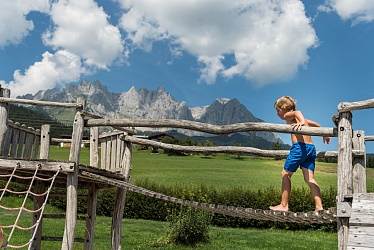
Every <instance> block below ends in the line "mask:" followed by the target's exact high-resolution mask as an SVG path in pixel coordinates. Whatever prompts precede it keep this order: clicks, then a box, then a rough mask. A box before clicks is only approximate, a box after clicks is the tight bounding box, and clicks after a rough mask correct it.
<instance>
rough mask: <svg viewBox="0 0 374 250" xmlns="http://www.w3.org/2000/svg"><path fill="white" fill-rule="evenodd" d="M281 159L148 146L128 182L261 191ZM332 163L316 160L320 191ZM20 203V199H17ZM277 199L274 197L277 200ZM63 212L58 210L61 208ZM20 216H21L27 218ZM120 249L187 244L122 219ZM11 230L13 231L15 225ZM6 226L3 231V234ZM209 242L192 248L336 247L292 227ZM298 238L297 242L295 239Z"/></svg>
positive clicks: (221, 235)
mask: <svg viewBox="0 0 374 250" xmlns="http://www.w3.org/2000/svg"><path fill="white" fill-rule="evenodd" d="M68 156H69V149H68V148H59V147H52V148H51V153H50V158H51V159H57V160H67V159H68ZM283 162H284V160H274V159H270V158H259V157H253V156H241V157H238V156H236V155H225V154H216V155H202V154H200V155H188V156H169V155H166V154H163V153H159V154H152V153H151V152H150V151H147V150H146V151H140V150H137V149H136V148H134V149H133V157H132V166H133V169H132V170H131V181H132V182H133V183H134V182H137V181H144V180H147V181H150V182H154V183H156V184H160V185H164V186H175V185H178V186H182V187H184V186H185V187H191V185H192V186H196V185H201V184H204V185H206V186H208V187H214V188H215V189H216V190H218V191H224V190H228V189H232V188H237V187H240V188H243V189H250V190H259V189H260V190H261V189H266V188H269V187H273V188H279V189H280V188H281V178H280V173H281V171H282V166H283ZM81 163H82V164H89V149H87V148H83V149H82V154H81ZM336 170H337V166H336V164H332V163H324V162H317V169H316V173H315V176H316V179H317V181H318V182H319V184H320V187H321V191H322V192H323V191H324V190H327V189H330V188H331V187H332V188H336V186H337V178H336ZM373 176H374V171H373V169H368V170H367V179H368V181H367V187H368V191H370V192H373V190H374V181H373V180H374V178H373ZM292 184H293V187H295V188H297V187H306V188H307V186H306V184H305V183H304V181H303V178H302V173H301V171H297V172H296V173H295V174H294V176H293V177H292ZM17 202H18V203H19V202H20V198H18V197H5V198H4V199H3V200H2V201H1V205H3V206H8V205H9V206H10V205H12V204H16V203H17ZM21 202H22V201H21ZM277 202H279V201H274V203H277ZM55 210H56V208H53V207H50V206H47V208H46V213H58V212H61V211H55ZM62 212H63V211H62ZM12 213H15V212H14V211H12V212H9V211H5V210H3V209H0V225H9V224H13V223H14V220H15V216H14V215H13V216H11V214H12ZM25 216H26V215H23V216H22V217H21V220H22V221H28V218H25ZM110 225H111V218H109V217H102V216H98V218H97V222H96V226H95V249H109V248H110V230H111V228H110ZM84 226H85V224H84V222H82V221H79V222H78V226H77V237H84ZM123 226H124V228H123V249H157V248H158V249H192V248H189V247H184V246H173V245H170V246H167V247H165V246H163V247H162V248H160V247H159V244H158V242H159V241H160V240H162V238H163V237H165V235H166V233H167V232H168V229H169V223H167V222H156V221H145V220H133V219H124V224H123ZM63 230H64V221H63V220H52V219H45V222H44V223H43V232H46V233H45V234H46V235H48V236H60V237H61V236H62V235H63ZM16 231H17V230H16ZM9 232H10V231H9V230H8V229H7V230H5V233H6V235H5V236H8V235H9ZM28 238H29V233H25V232H20V233H19V234H18V236H16V237H14V238H13V239H14V240H15V242H12V243H13V244H16V242H19V243H22V242H23V243H24V242H25V241H27V240H28ZM210 238H211V242H210V243H208V244H205V245H202V246H198V247H195V249H233V250H234V249H235V250H240V249H337V234H336V233H328V232H320V231H292V230H276V229H269V230H257V229H243V228H220V227H211V229H210ZM300 241H302V242H303V243H302V244H300ZM42 244H43V245H42V249H47V248H48V247H49V248H50V249H59V248H60V246H61V243H60V242H44V241H43V243H42ZM75 249H83V244H82V243H76V247H75Z"/></svg>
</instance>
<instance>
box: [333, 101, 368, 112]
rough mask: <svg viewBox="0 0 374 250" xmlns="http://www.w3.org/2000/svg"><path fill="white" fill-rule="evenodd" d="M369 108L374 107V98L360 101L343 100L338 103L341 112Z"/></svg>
mask: <svg viewBox="0 0 374 250" xmlns="http://www.w3.org/2000/svg"><path fill="white" fill-rule="evenodd" d="M369 108H374V99H369V100H365V101H359V102H341V103H339V105H338V111H339V113H341V112H348V111H353V110H360V109H369Z"/></svg>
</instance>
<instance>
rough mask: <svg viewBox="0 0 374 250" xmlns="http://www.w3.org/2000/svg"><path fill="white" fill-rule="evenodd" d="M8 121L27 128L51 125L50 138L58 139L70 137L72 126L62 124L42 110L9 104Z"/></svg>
mask: <svg viewBox="0 0 374 250" xmlns="http://www.w3.org/2000/svg"><path fill="white" fill-rule="evenodd" d="M9 120H12V121H13V122H18V123H20V124H21V125H22V124H25V125H26V126H27V127H33V128H35V129H40V128H41V126H42V125H43V124H49V125H51V131H50V136H51V138H60V137H61V136H62V135H71V133H72V126H71V125H69V124H64V123H62V122H60V121H58V120H56V119H55V118H53V117H51V116H50V115H49V114H47V113H46V112H45V111H43V110H42V109H38V108H37V107H35V108H29V107H25V106H20V105H15V104H10V105H9Z"/></svg>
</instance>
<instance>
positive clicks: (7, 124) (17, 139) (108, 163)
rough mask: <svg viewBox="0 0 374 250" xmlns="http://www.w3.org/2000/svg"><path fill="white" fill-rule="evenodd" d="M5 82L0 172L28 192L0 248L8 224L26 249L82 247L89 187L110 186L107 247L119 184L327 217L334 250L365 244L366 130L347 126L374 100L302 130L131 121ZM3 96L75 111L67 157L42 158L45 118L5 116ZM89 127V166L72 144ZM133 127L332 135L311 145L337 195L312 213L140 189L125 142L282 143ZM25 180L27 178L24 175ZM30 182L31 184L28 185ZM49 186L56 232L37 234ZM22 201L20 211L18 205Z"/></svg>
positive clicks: (280, 216) (297, 217)
mask: <svg viewBox="0 0 374 250" xmlns="http://www.w3.org/2000/svg"><path fill="white" fill-rule="evenodd" d="M9 96H10V92H9V90H8V89H1V90H0V152H1V155H2V157H1V158H0V177H1V179H2V180H3V179H6V180H7V183H8V184H9V183H10V182H17V183H23V184H27V185H29V188H28V191H26V192H24V193H22V194H24V196H25V200H26V199H27V196H28V195H34V209H33V210H29V211H26V212H30V213H32V215H33V216H32V226H31V227H29V228H21V227H20V226H18V221H17V220H18V217H19V216H18V217H17V220H16V222H15V223H14V225H0V228H2V229H5V228H8V229H9V228H10V229H11V233H10V234H9V237H8V239H4V243H3V247H4V249H6V248H13V247H14V248H16V246H13V245H11V236H12V233H13V231H14V230H20V229H21V230H30V231H31V237H30V241H29V242H27V243H25V245H24V246H25V247H26V246H27V247H28V248H29V249H40V248H41V241H42V240H57V241H61V242H62V244H61V249H66V250H67V249H73V246H74V242H75V241H78V242H82V243H83V244H84V249H93V244H94V225H95V219H96V203H97V192H98V190H99V189H106V188H116V189H117V195H116V200H115V207H114V211H113V218H112V230H111V232H112V235H111V249H121V243H122V239H121V237H122V219H123V211H124V206H125V197H126V190H131V191H134V192H138V193H141V194H144V195H148V196H151V197H154V198H158V199H163V200H167V201H171V202H175V203H179V204H184V205H188V206H192V207H196V208H200V209H203V210H206V211H210V212H215V213H221V214H225V215H230V216H237V217H243V218H250V219H261V220H275V221H286V222H297V223H300V222H302V223H331V222H333V221H337V224H338V228H337V230H338V246H339V249H360V248H361V249H367V248H373V245H374V244H373V242H374V234H373V233H372V231H373V226H374V216H373V211H372V209H373V204H374V195H373V194H370V193H366V174H365V164H366V160H365V154H366V152H365V141H369V140H373V137H370V136H365V135H364V131H360V130H359V131H353V130H352V114H351V112H352V111H353V110H358V109H367V108H373V107H374V100H367V101H362V102H355V103H340V104H339V106H338V111H339V116H338V118H337V123H336V124H337V127H336V128H312V127H303V129H302V131H293V130H292V128H291V127H290V126H289V125H285V124H284V125H281V124H269V123H251V122H249V123H238V124H231V125H224V126H216V125H211V124H203V123H198V122H192V121H182V120H134V119H113V120H112V119H106V118H103V117H100V116H98V115H95V114H91V113H89V112H86V111H85V104H84V100H83V99H80V98H78V100H77V103H56V102H44V101H32V100H22V99H12V98H9ZM8 103H20V104H28V105H39V106H53V107H61V108H73V109H75V110H76V113H75V117H74V123H73V133H72V139H71V148H70V155H69V159H68V160H67V161H56V160H53V159H49V143H50V141H51V138H49V129H50V128H49V125H43V126H42V128H41V130H40V131H38V130H34V129H32V128H27V127H25V126H21V125H19V124H16V123H13V122H11V121H9V120H8V108H7V107H8ZM85 127H86V128H90V165H89V166H86V165H83V164H81V163H80V149H81V144H82V140H83V130H84V128H85ZM99 127H113V128H114V129H115V130H113V131H112V132H109V133H102V134H99ZM134 127H150V128H180V129H188V130H194V131H199V132H205V133H210V134H220V135H225V134H226V135H227V134H231V133H236V132H249V131H267V132H279V133H300V134H308V135H314V136H331V137H336V136H337V137H338V140H339V141H338V151H336V152H318V154H317V157H337V158H338V173H337V175H338V196H337V206H336V208H330V209H328V210H326V211H323V212H320V213H314V212H307V213H305V212H277V211H270V210H260V209H252V208H238V207H227V206H223V205H216V204H206V203H198V202H194V201H187V200H182V199H178V198H174V197H169V196H167V195H164V194H160V193H156V192H153V191H151V190H146V189H143V188H141V187H137V186H134V185H132V184H131V183H130V180H129V176H130V170H131V168H132V166H131V157H132V153H131V151H132V144H142V145H150V146H155V147H158V148H164V149H173V150H180V151H183V152H201V153H204V152H211V153H232V154H237V153H248V154H253V155H259V156H267V157H276V156H280V157H284V156H286V155H287V154H288V151H285V150H261V149H257V148H250V147H234V146H220V147H194V146H192V147H188V146H178V145H170V144H164V143H161V142H155V141H150V140H146V139H140V138H137V137H135V136H134V135H135V134H136V131H135V129H133V128H134ZM99 147H100V148H101V161H100V162H101V164H100V166H99ZM30 180H31V181H30ZM8 184H7V185H6V186H5V187H4V188H2V187H1V189H0V191H1V192H2V194H1V197H0V209H8V208H6V207H3V206H1V199H2V197H3V194H4V193H5V192H12V191H11V190H9V189H8V188H7V186H8ZM31 187H34V191H33V192H31V191H30V190H31ZM51 187H61V188H66V200H67V204H66V214H65V216H63V219H65V229H64V235H63V237H48V236H45V235H43V231H42V225H43V218H53V217H54V218H60V217H61V215H48V214H44V213H43V211H44V208H45V206H46V202H47V199H48V196H49V195H53V194H52V193H51V192H50V190H51ZM78 189H86V190H88V197H87V198H88V199H87V202H88V203H87V204H88V206H87V207H88V209H87V216H86V233H85V238H84V239H78V238H75V231H76V225H77V217H78V216H77V200H78ZM25 210H27V209H24V206H22V207H21V208H20V213H21V212H22V211H25Z"/></svg>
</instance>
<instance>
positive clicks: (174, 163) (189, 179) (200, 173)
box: [50, 147, 374, 192]
mask: <svg viewBox="0 0 374 250" xmlns="http://www.w3.org/2000/svg"><path fill="white" fill-rule="evenodd" d="M50 155H51V156H50V158H51V159H57V160H67V159H68V158H69V148H58V147H52V148H51V154H50ZM81 163H83V164H87V165H89V149H88V148H83V149H82V152H81ZM283 163H284V160H274V159H272V158H259V157H255V158H254V157H250V156H242V157H240V159H238V157H237V156H235V155H224V154H217V155H214V156H204V155H191V156H169V155H166V154H163V153H160V154H151V153H150V152H149V151H140V150H137V149H133V157H132V165H133V169H132V170H131V173H130V174H131V179H132V182H136V181H138V180H145V179H147V180H149V181H151V182H155V183H156V184H162V185H171V186H174V185H182V186H191V185H200V184H204V185H206V186H208V187H210V186H213V187H215V188H216V189H217V190H226V189H230V188H234V187H242V188H245V189H251V190H258V189H265V188H268V187H275V188H280V187H281V178H280V173H281V171H282V168H283ZM316 165H317V167H316V171H315V178H316V179H317V181H318V183H319V185H320V187H321V190H322V191H323V190H324V189H330V187H333V188H336V187H337V178H336V173H337V164H334V163H325V162H317V163H316ZM292 185H293V186H294V187H302V186H304V187H307V186H306V184H305V183H304V180H303V176H302V173H301V171H297V172H296V173H295V174H294V175H293V176H292ZM367 189H368V191H369V192H374V169H367Z"/></svg>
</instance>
